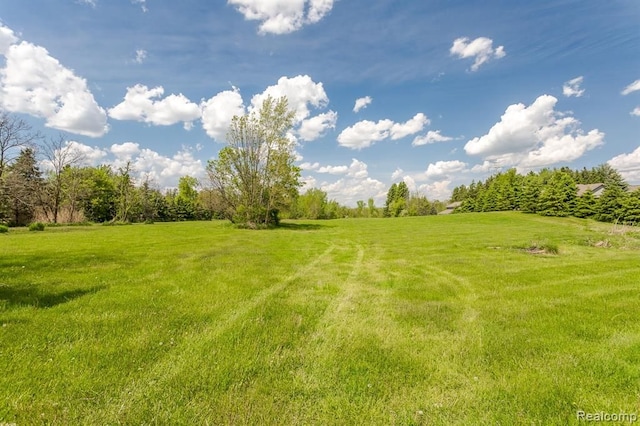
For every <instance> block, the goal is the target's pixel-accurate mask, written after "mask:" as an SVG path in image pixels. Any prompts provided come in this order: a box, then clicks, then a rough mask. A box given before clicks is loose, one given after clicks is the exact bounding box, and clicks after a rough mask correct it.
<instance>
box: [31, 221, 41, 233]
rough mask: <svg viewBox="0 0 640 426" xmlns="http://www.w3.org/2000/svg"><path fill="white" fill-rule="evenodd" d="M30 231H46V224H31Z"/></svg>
mask: <svg viewBox="0 0 640 426" xmlns="http://www.w3.org/2000/svg"><path fill="white" fill-rule="evenodd" d="M29 231H44V223H42V222H33V223H31V224H29Z"/></svg>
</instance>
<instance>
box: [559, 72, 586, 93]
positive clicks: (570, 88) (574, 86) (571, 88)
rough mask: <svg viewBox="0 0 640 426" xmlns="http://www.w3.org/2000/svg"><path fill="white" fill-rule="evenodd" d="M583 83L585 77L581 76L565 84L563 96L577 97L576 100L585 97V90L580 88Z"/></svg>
mask: <svg viewBox="0 0 640 426" xmlns="http://www.w3.org/2000/svg"><path fill="white" fill-rule="evenodd" d="M583 81H584V77H582V76H580V77H576V78H573V79H571V80H569V81H567V82H565V83H564V84H563V85H562V94H563V95H565V96H567V97H570V96H575V97H576V98H579V97H580V96H582V95H584V89H583V88H581V87H580V85H581V84H582V82H583Z"/></svg>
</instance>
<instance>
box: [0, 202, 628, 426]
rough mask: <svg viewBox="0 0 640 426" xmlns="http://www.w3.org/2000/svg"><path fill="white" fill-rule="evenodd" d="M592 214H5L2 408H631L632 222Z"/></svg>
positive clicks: (304, 419) (148, 411)
mask: <svg viewBox="0 0 640 426" xmlns="http://www.w3.org/2000/svg"><path fill="white" fill-rule="evenodd" d="M610 229H611V226H610V225H603V224H598V223H595V222H591V221H584V220H578V219H554V218H542V217H538V216H531V215H523V214H517V213H493V214H469V215H451V216H439V217H423V218H399V219H367V220H337V221H326V222H321V221H318V222H295V223H290V224H287V225H286V226H285V227H283V228H281V229H277V230H270V231H250V230H238V229H234V228H233V227H231V226H229V225H228V224H226V223H224V222H201V223H172V224H159V223H158V224H154V225H133V226H121V227H104V226H93V227H89V228H53V229H47V230H46V231H45V232H43V233H33V232H19V231H15V230H12V231H11V232H10V233H9V234H7V235H0V423H3V422H4V423H16V424H17V425H26V424H40V423H42V424H190V425H191V424H194V425H196V424H202V425H204V424H527V425H528V424H545V425H546V424H567V423H578V420H577V417H576V413H577V412H578V411H579V410H582V411H585V412H590V413H596V412H607V413H638V414H640V321H639V318H640V250H639V248H640V234H638V233H630V234H627V235H617V236H616V235H608V234H607V231H608V230H610ZM605 239H606V240H609V241H610V242H611V243H612V245H613V247H608V248H605V247H594V244H593V243H595V242H597V241H600V240H605ZM533 242H546V243H551V244H556V245H557V246H558V248H559V254H558V255H545V254H542V255H532V254H529V253H527V252H526V251H524V250H521V249H520V248H521V247H526V246H528V245H531V244H532V243H533Z"/></svg>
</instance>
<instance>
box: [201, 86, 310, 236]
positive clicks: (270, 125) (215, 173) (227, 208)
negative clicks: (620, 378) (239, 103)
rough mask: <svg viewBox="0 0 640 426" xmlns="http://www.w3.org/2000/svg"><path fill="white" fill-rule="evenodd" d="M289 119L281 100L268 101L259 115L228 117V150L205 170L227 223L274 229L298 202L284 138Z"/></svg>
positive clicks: (289, 147)
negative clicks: (283, 212) (287, 209)
mask: <svg viewBox="0 0 640 426" xmlns="http://www.w3.org/2000/svg"><path fill="white" fill-rule="evenodd" d="M293 117H294V113H293V111H290V110H289V109H288V104H287V99H286V98H285V97H282V98H279V99H277V100H275V99H273V98H272V97H271V96H269V97H268V98H267V99H265V100H264V102H263V103H262V107H261V108H260V110H259V111H257V112H255V111H254V112H253V113H251V114H248V115H243V116H235V117H233V120H232V122H231V126H230V128H229V132H228V133H227V143H228V145H227V146H226V147H224V148H223V149H221V150H220V153H219V154H218V158H217V159H216V160H212V161H209V163H208V165H207V173H208V176H209V180H210V181H211V184H212V186H213V189H214V190H215V191H216V192H217V193H218V194H219V195H220V198H221V201H222V204H223V211H224V215H225V217H226V218H227V219H229V220H231V221H232V222H234V223H240V224H247V225H256V226H257V225H259V226H262V225H277V224H278V222H279V218H278V212H279V211H280V210H281V209H283V208H285V207H287V206H289V205H290V204H291V203H292V202H293V200H294V199H295V197H296V196H297V194H298V188H299V187H300V185H301V184H300V181H299V178H300V168H299V167H296V166H295V165H294V164H293V163H294V161H295V156H294V153H293V144H292V143H291V141H290V140H289V139H288V138H287V133H288V132H289V131H290V130H291V127H292V125H293Z"/></svg>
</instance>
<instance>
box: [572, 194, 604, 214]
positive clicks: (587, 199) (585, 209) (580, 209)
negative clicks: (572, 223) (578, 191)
mask: <svg viewBox="0 0 640 426" xmlns="http://www.w3.org/2000/svg"><path fill="white" fill-rule="evenodd" d="M597 203H598V200H597V199H596V198H595V197H594V196H593V192H591V191H587V192H585V193H584V195H582V196H580V197H578V198H577V199H576V208H575V209H574V210H573V215H574V216H575V217H580V218H589V217H593V216H595V214H596V207H597Z"/></svg>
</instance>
